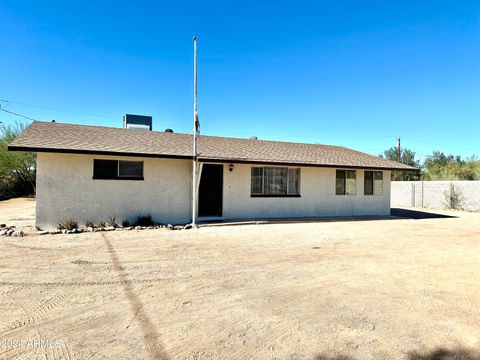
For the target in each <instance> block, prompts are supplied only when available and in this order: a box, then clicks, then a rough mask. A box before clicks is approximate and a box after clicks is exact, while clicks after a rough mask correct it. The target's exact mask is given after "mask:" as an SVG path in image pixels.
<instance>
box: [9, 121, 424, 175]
mask: <svg viewBox="0 0 480 360" xmlns="http://www.w3.org/2000/svg"><path fill="white" fill-rule="evenodd" d="M192 145H193V140H192V135H189V134H177V133H165V132H157V131H138V130H129V129H122V128H111V127H103V126H85V125H72V124H61V123H51V122H39V121H35V122H33V123H32V124H31V125H30V126H29V127H28V128H27V129H26V130H25V131H24V132H23V133H22V134H21V135H20V136H19V137H18V138H17V139H15V140H14V141H13V142H12V143H11V144H10V145H9V147H8V148H9V150H12V151H36V152H57V153H84V154H99V155H128V156H144V157H166V158H184V159H191V158H192V152H193V151H192ZM199 151H200V157H199V160H202V161H217V162H234V163H262V164H279V165H280V164H282V165H297V166H328V167H347V168H348V167H351V168H372V169H390V170H417V169H416V168H414V167H411V166H407V165H404V164H399V163H396V162H393V161H389V160H385V159H382V158H380V157H377V156H372V155H369V154H365V153H362V152H359V151H355V150H351V149H348V148H345V147H342V146H330V145H317V144H303V143H293V142H280V141H266V140H250V139H238V138H226V137H217V136H205V135H201V136H200V137H199Z"/></svg>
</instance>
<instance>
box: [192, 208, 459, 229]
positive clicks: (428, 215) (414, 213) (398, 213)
mask: <svg viewBox="0 0 480 360" xmlns="http://www.w3.org/2000/svg"><path fill="white" fill-rule="evenodd" d="M456 217H457V216H453V215H445V214H439V213H436V212H433V211H418V210H411V209H402V208H392V209H390V216H388V215H387V216H380V215H379V216H370V215H366V216H328V217H294V218H259V219H255V220H252V219H235V220H219V219H214V220H202V221H199V227H207V226H226V225H228V226H231V225H264V224H302V223H319V222H342V221H372V220H399V219H414V220H422V219H447V218H456Z"/></svg>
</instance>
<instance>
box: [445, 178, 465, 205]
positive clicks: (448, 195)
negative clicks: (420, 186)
mask: <svg viewBox="0 0 480 360" xmlns="http://www.w3.org/2000/svg"><path fill="white" fill-rule="evenodd" d="M443 195H444V197H445V205H446V207H447V209H453V210H462V209H463V204H464V202H465V197H464V196H463V194H462V192H461V191H460V189H458V188H456V187H455V185H453V184H452V183H450V189H449V191H444V192H443Z"/></svg>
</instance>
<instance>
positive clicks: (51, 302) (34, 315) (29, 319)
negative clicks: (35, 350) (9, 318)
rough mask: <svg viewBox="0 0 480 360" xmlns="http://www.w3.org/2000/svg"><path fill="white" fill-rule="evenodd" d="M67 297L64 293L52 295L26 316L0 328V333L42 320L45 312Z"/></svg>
mask: <svg viewBox="0 0 480 360" xmlns="http://www.w3.org/2000/svg"><path fill="white" fill-rule="evenodd" d="M68 297H69V295H68V294H66V293H63V294H59V295H54V296H52V297H51V298H50V299H48V300H47V301H45V302H44V303H42V304H41V305H40V306H37V307H36V308H34V309H33V310H32V311H30V312H29V313H28V314H26V315H27V316H26V317H23V318H21V319H18V320H15V321H13V322H11V323H10V324H8V325H6V326H3V327H2V328H0V335H3V334H5V333H8V332H10V331H13V330H16V329H19V328H21V327H24V326H27V325H30V324H34V323H35V322H36V321H38V320H42V319H43V316H44V315H45V313H46V312H49V311H51V310H53V309H55V308H56V307H57V306H59V305H60V304H62V303H64V302H65V301H66V300H67V298H68Z"/></svg>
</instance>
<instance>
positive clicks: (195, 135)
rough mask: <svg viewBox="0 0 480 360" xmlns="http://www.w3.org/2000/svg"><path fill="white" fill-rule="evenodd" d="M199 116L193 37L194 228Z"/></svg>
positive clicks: (195, 48)
mask: <svg viewBox="0 0 480 360" xmlns="http://www.w3.org/2000/svg"><path fill="white" fill-rule="evenodd" d="M198 128H199V123H198V114H197V37H196V36H194V37H193V167H192V226H194V227H195V226H196V221H197V167H198Z"/></svg>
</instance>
